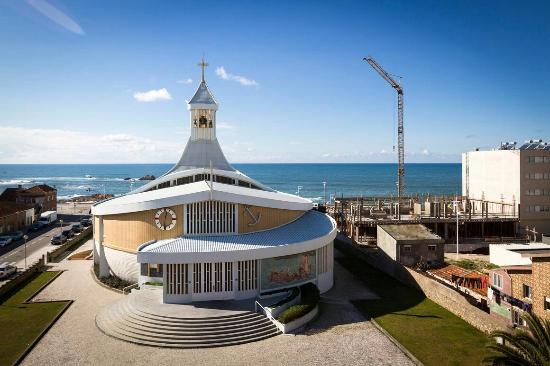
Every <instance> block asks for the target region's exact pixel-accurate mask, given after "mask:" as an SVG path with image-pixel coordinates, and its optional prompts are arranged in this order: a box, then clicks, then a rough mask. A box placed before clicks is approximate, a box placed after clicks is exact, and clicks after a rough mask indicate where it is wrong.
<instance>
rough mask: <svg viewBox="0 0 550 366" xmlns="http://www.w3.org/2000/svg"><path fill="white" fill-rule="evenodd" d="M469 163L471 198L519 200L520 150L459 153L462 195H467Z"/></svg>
mask: <svg viewBox="0 0 550 366" xmlns="http://www.w3.org/2000/svg"><path fill="white" fill-rule="evenodd" d="M467 164H468V166H469V174H468V177H469V196H470V198H476V199H485V200H487V201H494V202H500V201H501V199H503V200H504V202H508V203H511V202H513V200H514V198H515V199H516V202H517V203H520V202H519V199H520V151H519V150H495V151H471V152H467V153H463V154H462V195H464V196H466V195H467V192H466V190H467V186H468V184H467V182H466V177H467V174H466V165H467Z"/></svg>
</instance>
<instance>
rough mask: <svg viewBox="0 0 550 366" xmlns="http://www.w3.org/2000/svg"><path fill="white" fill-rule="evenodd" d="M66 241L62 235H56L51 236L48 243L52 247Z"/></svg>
mask: <svg viewBox="0 0 550 366" xmlns="http://www.w3.org/2000/svg"><path fill="white" fill-rule="evenodd" d="M66 241H67V237H66V236H65V235H63V234H57V235H55V236H52V239H51V240H50V242H51V243H52V244H54V245H57V244H63V243H65V242H66Z"/></svg>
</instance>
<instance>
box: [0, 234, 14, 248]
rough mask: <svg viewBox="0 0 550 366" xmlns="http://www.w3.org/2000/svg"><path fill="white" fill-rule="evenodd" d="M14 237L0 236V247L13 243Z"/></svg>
mask: <svg viewBox="0 0 550 366" xmlns="http://www.w3.org/2000/svg"><path fill="white" fill-rule="evenodd" d="M12 241H13V239H12V238H11V236H0V247H5V246H6V245H10V244H11V243H12Z"/></svg>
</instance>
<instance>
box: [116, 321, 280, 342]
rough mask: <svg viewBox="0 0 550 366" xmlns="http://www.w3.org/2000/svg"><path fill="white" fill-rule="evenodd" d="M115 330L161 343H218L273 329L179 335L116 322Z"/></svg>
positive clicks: (257, 334) (270, 331)
mask: <svg viewBox="0 0 550 366" xmlns="http://www.w3.org/2000/svg"><path fill="white" fill-rule="evenodd" d="M117 330H118V331H119V332H123V333H126V334H130V335H132V336H133V337H136V338H140V339H145V340H152V339H153V340H162V341H163V343H176V344H179V343H184V344H196V343H212V342H214V343H219V342H228V341H232V340H239V339H245V338H250V337H255V336H261V335H264V334H269V333H272V332H273V331H274V329H273V328H272V327H264V328H262V329H257V330H255V331H253V332H237V333H230V334H225V335H211V336H193V335H188V336H181V335H169V334H159V333H148V332H146V331H144V330H136V329H133V328H131V327H128V326H125V325H123V324H117Z"/></svg>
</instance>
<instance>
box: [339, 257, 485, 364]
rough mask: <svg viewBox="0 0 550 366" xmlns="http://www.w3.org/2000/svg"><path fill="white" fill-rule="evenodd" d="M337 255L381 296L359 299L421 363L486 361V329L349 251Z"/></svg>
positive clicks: (358, 303)
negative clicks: (480, 328)
mask: <svg viewBox="0 0 550 366" xmlns="http://www.w3.org/2000/svg"><path fill="white" fill-rule="evenodd" d="M336 260H337V261H338V262H339V263H340V264H341V265H342V266H344V267H345V268H347V269H348V270H349V271H350V272H352V273H353V274H354V275H355V276H356V277H358V278H360V279H361V280H362V281H363V282H364V283H365V285H366V286H367V287H368V288H369V289H370V290H372V291H374V292H375V293H376V294H377V295H378V296H379V297H380V299H376V300H358V301H354V305H355V306H356V307H357V308H358V309H359V311H361V312H362V313H363V314H364V315H365V316H366V317H368V318H370V317H371V316H372V317H373V318H374V319H375V320H376V321H377V323H378V324H379V325H380V326H381V327H383V328H384V329H385V330H386V331H387V332H388V333H389V334H391V336H392V337H394V338H395V339H396V340H397V341H398V342H399V343H401V344H402V345H403V346H404V347H405V348H406V349H408V350H409V351H410V352H411V353H412V354H414V355H415V357H417V358H418V359H419V360H420V361H421V362H422V363H424V364H425V365H427V366H430V365H438V366H439V365H479V364H481V360H482V359H483V358H484V356H485V355H486V353H487V351H486V350H485V348H484V346H485V344H486V343H487V341H488V338H487V336H486V335H485V333H483V332H481V331H479V330H478V329H476V328H475V327H473V326H471V325H470V324H468V323H467V322H465V321H464V320H462V319H461V318H459V317H458V316H456V315H455V314H453V313H451V312H450V311H448V310H447V309H445V308H444V307H442V306H440V305H438V304H436V303H435V302H433V301H431V300H430V299H428V298H426V297H425V296H424V294H422V293H421V292H419V291H417V290H415V289H413V288H410V287H407V286H405V285H403V284H401V283H400V282H399V281H397V280H395V279H394V278H393V277H390V276H388V275H386V274H385V273H383V272H381V271H379V270H377V269H375V268H373V267H371V266H370V265H368V264H366V263H365V262H363V261H361V260H360V259H358V258H356V257H352V256H351V255H348V254H344V256H341V257H338V258H337V259H336Z"/></svg>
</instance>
